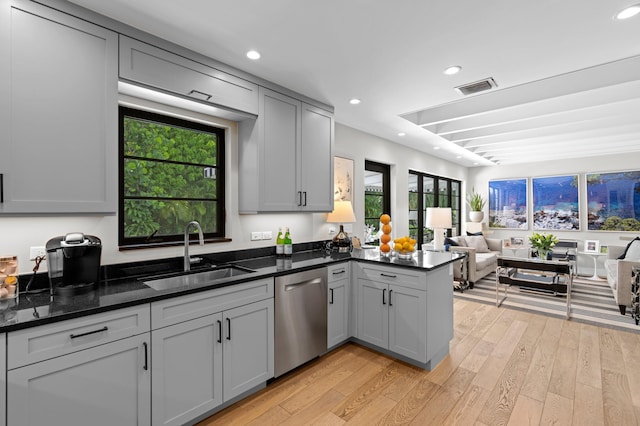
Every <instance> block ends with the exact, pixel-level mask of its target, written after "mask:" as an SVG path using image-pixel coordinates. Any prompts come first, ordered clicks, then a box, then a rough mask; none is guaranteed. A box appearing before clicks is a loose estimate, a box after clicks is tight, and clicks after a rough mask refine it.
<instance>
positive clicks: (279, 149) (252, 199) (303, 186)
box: [239, 87, 334, 213]
mask: <svg viewBox="0 0 640 426" xmlns="http://www.w3.org/2000/svg"><path fill="white" fill-rule="evenodd" d="M333 137H334V119H333V114H332V113H329V112H327V111H325V110H322V109H320V108H316V107H314V106H311V105H308V104H306V103H304V102H301V101H300V100H298V99H295V98H292V97H290V96H286V95H283V94H281V93H279V92H275V91H273V90H269V89H266V88H264V87H260V89H259V114H258V118H257V119H256V120H245V121H243V122H241V123H240V128H239V157H240V159H239V167H240V173H239V187H240V191H239V194H240V199H239V207H240V211H241V212H242V213H259V212H299V211H306V212H327V211H331V210H333V157H332V150H333Z"/></svg>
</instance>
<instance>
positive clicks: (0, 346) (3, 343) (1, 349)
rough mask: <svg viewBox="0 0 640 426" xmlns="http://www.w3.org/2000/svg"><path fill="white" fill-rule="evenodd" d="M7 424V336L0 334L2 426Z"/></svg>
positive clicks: (0, 420)
mask: <svg viewBox="0 0 640 426" xmlns="http://www.w3.org/2000/svg"><path fill="white" fill-rule="evenodd" d="M6 424H7V335H6V334H5V333H0V426H5V425H6Z"/></svg>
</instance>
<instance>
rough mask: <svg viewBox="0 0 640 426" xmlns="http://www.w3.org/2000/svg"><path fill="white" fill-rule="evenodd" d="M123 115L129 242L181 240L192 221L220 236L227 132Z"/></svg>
mask: <svg viewBox="0 0 640 426" xmlns="http://www.w3.org/2000/svg"><path fill="white" fill-rule="evenodd" d="M121 114H122V117H121V125H122V139H123V140H122V141H121V144H122V158H121V162H122V163H121V179H122V194H121V197H122V209H123V212H121V214H122V216H123V217H122V219H121V223H122V225H121V226H122V228H123V229H122V230H121V235H123V237H124V240H125V241H127V240H129V242H135V243H139V242H140V241H139V240H136V239H140V238H146V237H148V236H149V235H151V234H153V233H154V232H155V235H154V237H155V238H160V239H163V238H164V237H167V236H174V237H176V238H173V239H179V238H181V237H182V235H183V232H184V228H185V225H186V224H187V223H188V222H190V221H192V220H197V221H198V222H200V225H201V226H202V229H203V232H204V233H205V234H208V235H216V234H220V233H221V231H223V229H221V224H220V223H219V222H220V218H221V217H222V216H221V215H220V214H219V213H221V212H219V211H218V210H219V209H220V208H221V206H222V204H221V202H222V201H223V199H221V198H223V197H222V194H223V191H224V185H223V182H224V180H223V179H224V169H223V168H221V167H220V164H218V163H220V162H221V160H219V159H220V158H223V157H222V155H221V154H222V152H221V151H222V150H223V147H224V131H223V129H219V128H213V127H209V126H203V125H199V124H196V123H189V122H185V121H183V120H177V119H170V118H168V117H162V116H157V115H156V114H150V113H145V112H142V111H136V110H130V109H128V108H124V107H122V108H121ZM163 121H164V122H163ZM192 127H193V128H192ZM203 127H208V128H210V129H211V132H208V131H203V130H202V128H203ZM121 243H122V241H121Z"/></svg>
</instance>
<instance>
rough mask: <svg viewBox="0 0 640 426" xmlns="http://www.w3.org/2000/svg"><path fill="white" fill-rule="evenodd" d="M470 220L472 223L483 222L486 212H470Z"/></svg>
mask: <svg viewBox="0 0 640 426" xmlns="http://www.w3.org/2000/svg"><path fill="white" fill-rule="evenodd" d="M469 219H471V222H476V223H477V222H482V219H484V212H481V211H480V212H477V211H471V212H469Z"/></svg>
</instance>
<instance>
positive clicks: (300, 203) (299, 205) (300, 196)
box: [298, 191, 302, 207]
mask: <svg viewBox="0 0 640 426" xmlns="http://www.w3.org/2000/svg"><path fill="white" fill-rule="evenodd" d="M298 207H302V191H298Z"/></svg>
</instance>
